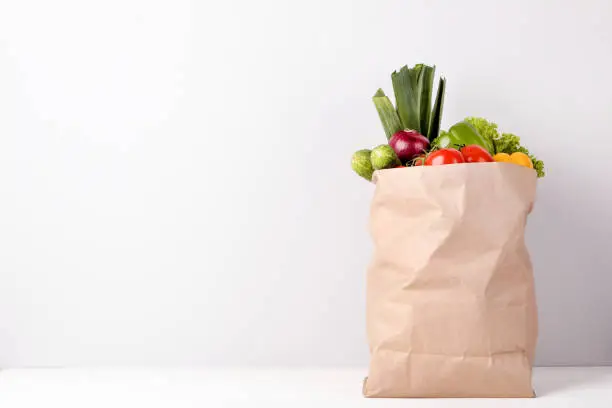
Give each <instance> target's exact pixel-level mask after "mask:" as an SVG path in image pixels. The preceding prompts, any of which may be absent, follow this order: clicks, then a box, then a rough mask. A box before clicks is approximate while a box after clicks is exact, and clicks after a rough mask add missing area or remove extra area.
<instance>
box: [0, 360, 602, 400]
mask: <svg viewBox="0 0 612 408" xmlns="http://www.w3.org/2000/svg"><path fill="white" fill-rule="evenodd" d="M365 373H366V370H365V369H287V368H283V369H273V368H267V369H253V368H250V369H177V368H170V369H144V368H138V369H125V368H124V369H110V368H104V369H14V370H4V371H1V372H0V407H1V408H21V407H27V408H33V407H37V408H49V407H62V408H72V407H74V408H76V407H78V408H97V407H105V408H111V407H112V408H115V407H126V408H127V407H130V408H140V407H143V408H156V407H172V408H182V407H198V408H204V407H211V408H217V407H287V408H289V407H292V408H293V407H298V408H299V407H309V408H313V407H314V408H319V407H325V406H330V407H336V408H340V407H351V408H358V407H381V408H385V407H417V408H418V407H430V408H446V407H453V408H463V407H465V408H467V407H470V408H478V407H496V408H504V407H542V408H543V407H550V408H552V407H554V408H564V407H577V408H589V407H601V408H604V407H606V408H612V367H594V368H573V367H569V368H538V369H536V372H535V378H534V385H535V389H536V392H537V394H538V398H535V399H520V400H519V399H515V400H510V399H508V400H499V399H495V400H492V399H489V400H485V399H480V400H475V399H463V400H459V399H453V400H451V399H437V400H435V399H414V400H405V399H403V400H402V399H364V398H363V397H362V396H361V383H362V380H363V377H364V374H365Z"/></svg>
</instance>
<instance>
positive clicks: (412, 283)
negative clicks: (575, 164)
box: [363, 163, 538, 397]
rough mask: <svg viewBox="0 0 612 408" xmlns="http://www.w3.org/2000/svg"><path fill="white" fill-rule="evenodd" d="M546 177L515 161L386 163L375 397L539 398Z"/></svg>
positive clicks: (375, 315) (378, 218)
mask: <svg viewBox="0 0 612 408" xmlns="http://www.w3.org/2000/svg"><path fill="white" fill-rule="evenodd" d="M536 178H537V177H536V172H535V171H534V170H532V169H529V168H527V167H523V166H517V165H515V164H510V163H473V164H452V165H443V166H423V167H411V168H398V169H389V170H382V171H377V172H375V174H374V178H373V181H374V182H375V183H376V191H375V193H374V198H373V201H372V206H371V218H370V231H371V235H372V238H373V242H374V255H373V259H372V262H371V264H370V266H369V268H368V271H367V289H366V291H367V300H366V308H367V335H368V341H369V347H370V369H369V374H368V377H367V378H366V380H365V382H364V385H363V393H364V395H365V396H366V397H533V396H534V392H533V389H532V385H531V373H532V365H533V360H534V351H535V345H536V339H537V331H538V328H537V310H536V300H535V293H534V279H533V270H532V265H531V261H530V259H529V254H528V252H527V248H526V246H525V241H524V236H525V223H526V219H527V216H528V214H529V212H530V211H531V208H532V205H533V202H534V198H535V191H536Z"/></svg>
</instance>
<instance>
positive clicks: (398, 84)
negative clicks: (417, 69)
mask: <svg viewBox="0 0 612 408" xmlns="http://www.w3.org/2000/svg"><path fill="white" fill-rule="evenodd" d="M391 82H392V83H393V92H394V93H395V103H396V104H397V114H398V116H399V118H400V120H401V122H402V126H403V127H404V128H405V129H413V130H416V131H417V132H420V131H421V123H420V121H419V109H418V102H417V101H418V99H417V95H416V94H415V89H414V88H413V87H412V78H411V73H410V70H409V69H408V66H406V65H404V66H403V67H402V68H401V69H400V71H399V72H396V71H394V72H393V73H392V74H391Z"/></svg>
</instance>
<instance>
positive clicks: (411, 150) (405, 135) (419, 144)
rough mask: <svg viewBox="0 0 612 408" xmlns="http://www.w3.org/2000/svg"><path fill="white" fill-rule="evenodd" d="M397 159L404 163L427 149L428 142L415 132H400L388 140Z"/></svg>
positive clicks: (409, 130) (407, 130) (408, 130)
mask: <svg viewBox="0 0 612 408" xmlns="http://www.w3.org/2000/svg"><path fill="white" fill-rule="evenodd" d="M389 146H391V147H392V148H393V150H394V151H395V153H396V154H397V157H399V159H400V160H401V161H402V162H403V163H405V162H407V161H409V160H412V159H414V158H415V157H417V156H418V155H420V154H423V153H424V152H425V151H427V149H429V140H428V139H427V138H426V137H425V136H423V135H422V134H420V133H419V132H417V131H416V130H411V129H406V130H400V131H399V132H397V133H395V134H394V135H393V136H391V139H389Z"/></svg>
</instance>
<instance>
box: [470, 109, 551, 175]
mask: <svg viewBox="0 0 612 408" xmlns="http://www.w3.org/2000/svg"><path fill="white" fill-rule="evenodd" d="M465 121H466V122H469V123H470V124H471V125H472V126H474V127H475V128H476V130H477V131H478V133H480V134H481V135H482V136H484V137H487V138H489V139H490V140H491V141H493V146H495V153H508V154H512V153H514V152H522V153H525V154H526V155H527V156H529V158H530V159H531V162H532V163H533V168H534V170H535V171H536V172H537V173H538V177H544V176H545V175H546V173H545V172H544V162H543V161H542V160H539V159H538V158H537V157H535V156H534V155H533V154H531V153H530V152H529V150H527V148H526V147H524V146H521V138H520V137H518V136H517V135H515V134H512V133H500V132H499V130H498V128H497V124H495V123H493V122H489V121H488V120H486V119H484V118H475V117H468V118H465Z"/></svg>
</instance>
